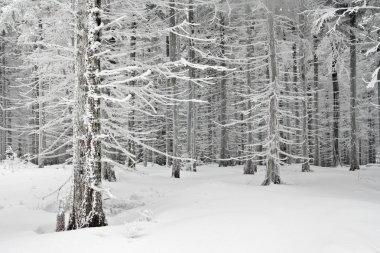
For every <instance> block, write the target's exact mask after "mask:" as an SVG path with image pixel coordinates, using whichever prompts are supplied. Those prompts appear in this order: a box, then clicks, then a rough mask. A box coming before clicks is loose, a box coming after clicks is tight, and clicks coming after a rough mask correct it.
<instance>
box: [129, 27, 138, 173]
mask: <svg viewBox="0 0 380 253" xmlns="http://www.w3.org/2000/svg"><path fill="white" fill-rule="evenodd" d="M136 28H137V23H136V21H133V22H132V25H131V33H132V36H131V37H130V48H131V50H132V51H131V53H130V55H129V56H130V60H131V64H135V62H136V49H137V47H136V40H137V38H136ZM132 75H133V76H134V75H135V73H134V72H132ZM135 85H136V83H135V81H132V82H131V83H130V86H132V87H133V86H135ZM134 100H135V94H133V93H132V94H131V105H132V106H133V105H134ZM134 127H135V111H134V110H132V111H130V112H129V115H128V130H129V131H131V132H133V131H134ZM127 149H128V153H129V154H131V156H129V157H128V159H127V165H128V168H132V169H134V168H135V167H136V162H137V161H136V159H137V156H136V154H137V152H136V145H135V142H134V141H132V140H128V142H127Z"/></svg>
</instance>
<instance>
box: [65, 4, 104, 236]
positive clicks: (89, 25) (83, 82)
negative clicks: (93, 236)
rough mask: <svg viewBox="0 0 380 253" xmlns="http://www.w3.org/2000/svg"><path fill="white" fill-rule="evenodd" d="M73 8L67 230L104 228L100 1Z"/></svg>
mask: <svg viewBox="0 0 380 253" xmlns="http://www.w3.org/2000/svg"><path fill="white" fill-rule="evenodd" d="M76 7H77V36H76V39H77V41H76V46H77V55H76V69H77V76H78V80H77V90H76V92H77V95H76V103H77V105H76V108H75V110H76V112H75V114H74V115H75V119H74V145H77V146H74V185H73V191H72V203H71V214H70V219H69V225H68V229H69V230H70V229H78V228H83V227H99V226H105V225H107V223H106V219H105V215H104V212H103V207H102V194H101V192H100V190H101V136H100V134H101V132H100V89H99V84H100V78H99V72H100V60H99V52H100V45H101V43H100V31H101V25H102V23H101V19H100V15H101V13H100V12H101V0H87V1H86V2H85V1H81V0H79V1H78V2H77V5H76ZM79 113H84V114H79ZM83 116H84V121H83V122H82V121H81V117H83ZM75 138H78V139H79V140H76V139H75ZM82 152H83V155H82ZM82 157H83V159H82ZM83 162H84V163H83Z"/></svg>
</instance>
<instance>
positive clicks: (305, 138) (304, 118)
mask: <svg viewBox="0 0 380 253" xmlns="http://www.w3.org/2000/svg"><path fill="white" fill-rule="evenodd" d="M303 10H304V6H303V1H301V11H303ZM300 23H301V27H302V28H301V39H303V38H304V36H305V33H306V31H305V30H306V29H305V26H306V23H305V17H304V14H300ZM300 50H301V52H302V54H303V55H302V56H301V60H300V65H301V66H300V71H301V83H302V91H303V100H302V156H303V159H304V161H303V163H302V172H310V171H311V170H310V164H309V147H308V144H309V134H308V122H307V121H308V112H307V100H308V95H307V82H306V61H305V57H306V50H305V45H304V42H303V41H301V49H300Z"/></svg>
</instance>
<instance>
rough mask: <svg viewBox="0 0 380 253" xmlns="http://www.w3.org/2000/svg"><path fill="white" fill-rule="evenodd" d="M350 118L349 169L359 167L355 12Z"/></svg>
mask: <svg viewBox="0 0 380 253" xmlns="http://www.w3.org/2000/svg"><path fill="white" fill-rule="evenodd" d="M350 25H351V29H350V97H351V107H350V118H351V159H350V160H351V165H350V171H355V170H358V169H360V167H359V161H358V148H357V145H358V144H357V129H356V35H355V31H354V29H355V27H356V12H352V13H350Z"/></svg>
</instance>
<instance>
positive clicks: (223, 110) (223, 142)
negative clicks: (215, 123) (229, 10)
mask: <svg viewBox="0 0 380 253" xmlns="http://www.w3.org/2000/svg"><path fill="white" fill-rule="evenodd" d="M219 22H220V33H221V36H220V37H221V38H220V51H221V57H222V58H223V57H225V50H226V49H225V44H226V41H225V40H226V38H225V28H224V26H225V17H224V14H223V13H221V14H220V17H219ZM221 65H222V67H226V62H225V61H224V60H223V62H222V64H221ZM220 100H221V106H220V124H221V126H220V128H221V129H220V159H221V160H220V161H219V166H220V167H227V166H228V165H229V161H228V160H227V159H228V158H229V157H228V147H227V145H228V133H227V127H226V126H225V125H226V124H227V78H226V71H222V79H221V81H220Z"/></svg>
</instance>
